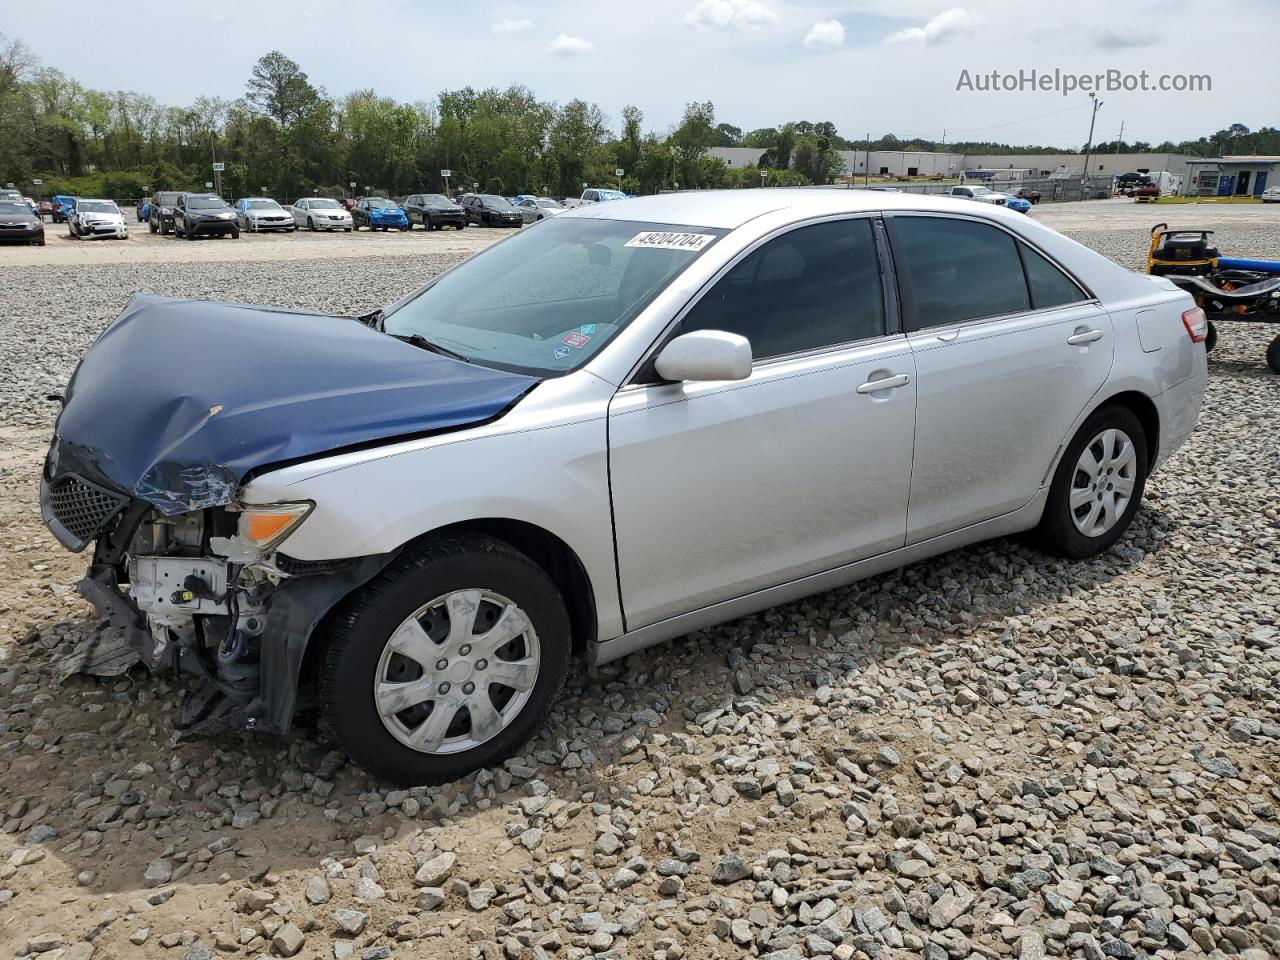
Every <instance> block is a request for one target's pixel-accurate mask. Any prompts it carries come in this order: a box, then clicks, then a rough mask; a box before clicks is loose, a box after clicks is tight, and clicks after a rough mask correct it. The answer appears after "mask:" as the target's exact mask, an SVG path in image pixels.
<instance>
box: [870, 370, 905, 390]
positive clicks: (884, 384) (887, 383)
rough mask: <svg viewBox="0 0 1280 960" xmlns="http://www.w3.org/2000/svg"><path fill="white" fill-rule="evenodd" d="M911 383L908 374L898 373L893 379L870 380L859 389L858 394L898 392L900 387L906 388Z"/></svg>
mask: <svg viewBox="0 0 1280 960" xmlns="http://www.w3.org/2000/svg"><path fill="white" fill-rule="evenodd" d="M910 382H911V377H909V376H908V375H907V374H905V373H896V374H894V375H893V376H892V377H883V378H881V379H879V380H868V381H867V382H866V383H864V384H862V385H861V386H860V387H858V393H879V392H880V391H881V390H896V389H897V388H898V387H905V386H906V385H907V384H908V383H910Z"/></svg>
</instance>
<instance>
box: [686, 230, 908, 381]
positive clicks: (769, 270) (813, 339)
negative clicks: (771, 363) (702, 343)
mask: <svg viewBox="0 0 1280 960" xmlns="http://www.w3.org/2000/svg"><path fill="white" fill-rule="evenodd" d="M682 328H683V329H684V330H685V331H690V330H727V331H728V332H730V333H737V334H741V335H742V336H744V337H746V338H747V339H748V340H749V341H751V355H752V356H753V357H754V358H755V359H757V360H763V359H767V358H769V357H777V356H782V355H784V354H788V353H800V352H802V351H805V350H816V349H819V348H822V347H829V346H834V345H836V344H841V343H850V342H852V341H855V340H864V339H867V338H869V337H879V336H883V335H884V332H885V316H884V293H883V290H882V288H881V282H880V265H879V259H878V257H877V254H876V245H875V238H874V235H873V234H872V229H871V221H870V220H868V219H858V220H833V221H830V222H828V223H818V224H814V225H813V226H809V227H800V228H799V229H796V230H792V231H790V232H788V233H785V234H783V235H782V236H780V237H777V238H776V239H774V240H770V241H769V242H768V243H766V244H765V245H764V246H762V247H760V248H758V249H756V250H754V251H753V252H752V253H750V254H749V255H748V256H746V257H745V258H744V259H743V260H742V261H741V262H739V263H738V264H737V265H736V266H734V267H733V268H732V269H731V270H730V271H729V272H728V273H727V274H725V275H724V276H723V277H721V278H720V280H719V281H717V282H716V285H715V286H714V287H712V288H711V289H710V290H709V291H707V294H706V295H705V296H704V297H703V298H702V299H701V300H699V301H698V302H697V304H695V305H694V307H693V309H692V310H690V311H689V313H688V314H686V315H685V318H684V322H683V324H682Z"/></svg>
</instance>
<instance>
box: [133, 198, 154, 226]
mask: <svg viewBox="0 0 1280 960" xmlns="http://www.w3.org/2000/svg"><path fill="white" fill-rule="evenodd" d="M150 213H151V199H150V198H149V197H143V198H142V199H141V200H139V201H138V205H137V207H136V208H135V209H134V211H133V215H134V218H135V219H136V220H137V221H138V223H146V222H147V217H148V216H149V215H150Z"/></svg>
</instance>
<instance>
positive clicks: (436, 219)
mask: <svg viewBox="0 0 1280 960" xmlns="http://www.w3.org/2000/svg"><path fill="white" fill-rule="evenodd" d="M403 206H404V212H405V213H406V214H407V215H408V217H409V228H410V229H412V228H413V225H414V224H415V223H420V224H422V229H423V230H439V229H440V228H441V227H456V228H457V229H459V230H461V229H462V228H463V227H465V226H466V225H467V217H466V214H465V213H463V212H462V207H460V206H458V205H457V204H456V203H454V202H453V201H452V200H450V199H449V198H448V197H446V196H445V195H444V194H443V193H415V194H414V195H413V196H411V197H407V198H406V199H405V201H404V204H403Z"/></svg>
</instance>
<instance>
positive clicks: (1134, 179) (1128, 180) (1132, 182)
mask: <svg viewBox="0 0 1280 960" xmlns="http://www.w3.org/2000/svg"><path fill="white" fill-rule="evenodd" d="M1144 176H1145V175H1144V174H1141V173H1137V172H1129V173H1120V174H1117V175H1116V178H1115V181H1114V183H1115V192H1116V193H1119V194H1123V195H1124V196H1126V197H1127V196H1129V195H1130V191H1132V190H1133V188H1134V187H1136V186H1138V185H1139V184H1140V183H1141V182H1142V180H1143V178H1144Z"/></svg>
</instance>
